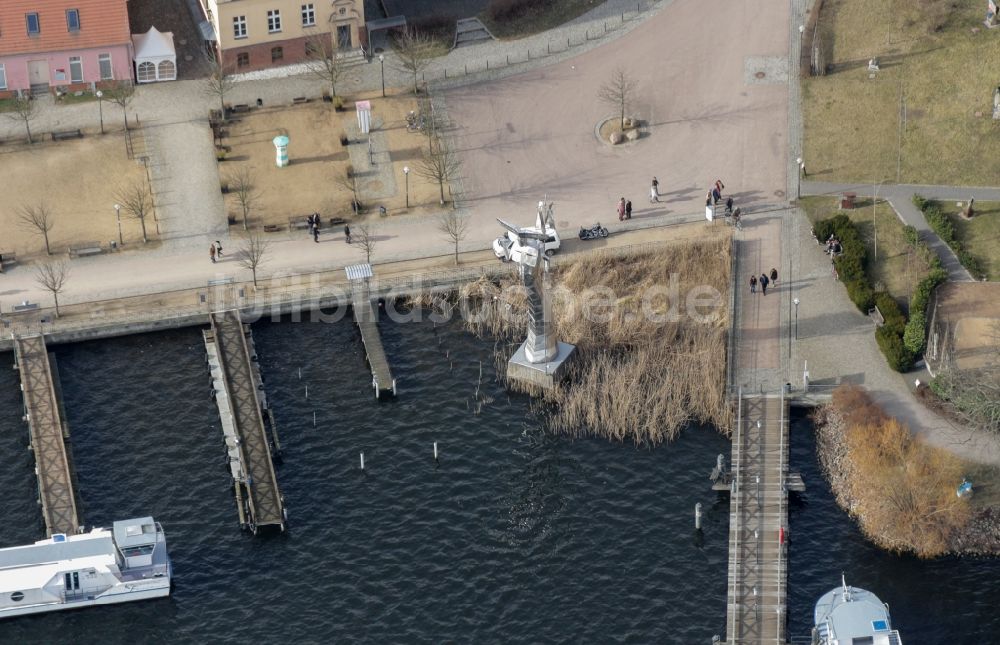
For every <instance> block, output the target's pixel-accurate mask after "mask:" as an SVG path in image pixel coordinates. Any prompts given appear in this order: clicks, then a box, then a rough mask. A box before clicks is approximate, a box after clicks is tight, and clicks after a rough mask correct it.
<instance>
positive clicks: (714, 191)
mask: <svg viewBox="0 0 1000 645" xmlns="http://www.w3.org/2000/svg"><path fill="white" fill-rule="evenodd" d="M708 194H709V195H711V196H712V203H714V204H718V203H719V200H720V199H722V192H721V191H720V190H719V189H718V188H713V189H712V190H710V191H708Z"/></svg>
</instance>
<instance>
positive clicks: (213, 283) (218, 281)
mask: <svg viewBox="0 0 1000 645" xmlns="http://www.w3.org/2000/svg"><path fill="white" fill-rule="evenodd" d="M232 283H233V276H226V277H225V278H215V279H214V280H209V281H208V286H210V287H221V286H225V285H227V284H232Z"/></svg>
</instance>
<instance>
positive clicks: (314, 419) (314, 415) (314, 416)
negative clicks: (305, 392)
mask: <svg viewBox="0 0 1000 645" xmlns="http://www.w3.org/2000/svg"><path fill="white" fill-rule="evenodd" d="M313 427H314V428H315V427H316V411H315V410H313Z"/></svg>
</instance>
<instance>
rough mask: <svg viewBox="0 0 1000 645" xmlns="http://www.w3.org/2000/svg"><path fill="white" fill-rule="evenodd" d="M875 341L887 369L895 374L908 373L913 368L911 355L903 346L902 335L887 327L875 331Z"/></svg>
mask: <svg viewBox="0 0 1000 645" xmlns="http://www.w3.org/2000/svg"><path fill="white" fill-rule="evenodd" d="M875 340H876V342H878V348H879V349H880V350H882V354H883V355H885V360H886V362H888V363H889V367H891V368H892V369H894V370H896V371H897V372H908V371H910V369H911V368H912V367H913V354H911V353H910V351H909V350H908V349H906V346H905V345H904V344H903V335H902V334H900V333H896V331H895V330H893V329H889V328H888V327H887V326H882V327H879V328H878V329H876V330H875Z"/></svg>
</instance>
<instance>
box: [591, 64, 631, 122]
mask: <svg viewBox="0 0 1000 645" xmlns="http://www.w3.org/2000/svg"><path fill="white" fill-rule="evenodd" d="M636 85H637V83H636V81H635V79H633V78H632V77H631V76H629V74H628V72H626V71H625V70H624V69H623V68H621V67H618V68H616V69H615V71H613V72H612V73H611V78H610V79H608V82H607V83H605V84H604V85H602V86H601V89H600V90H598V92H597V97H598V98H599V99H601V100H602V101H604V102H605V103H608V104H610V105H613V106H614V107H615V108H617V109H618V110H619V111H620V112H621V124H622V129H623V130H624V129H625V111H626V110H627V109H628V106H629V104H630V103H631V102H632V99H633V98H635V90H636Z"/></svg>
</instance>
